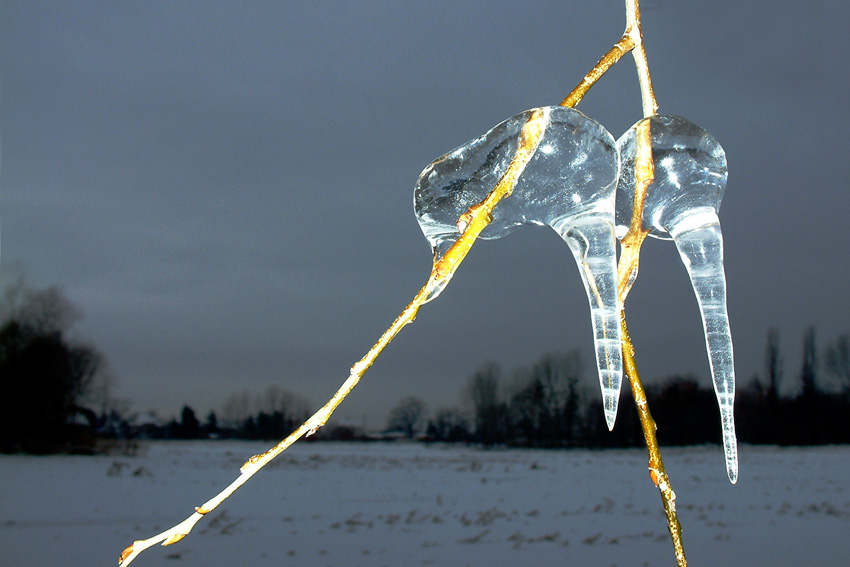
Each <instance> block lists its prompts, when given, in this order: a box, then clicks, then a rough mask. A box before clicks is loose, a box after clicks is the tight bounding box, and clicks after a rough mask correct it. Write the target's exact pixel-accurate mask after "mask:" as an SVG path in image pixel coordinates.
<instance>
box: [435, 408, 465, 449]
mask: <svg viewBox="0 0 850 567" xmlns="http://www.w3.org/2000/svg"><path fill="white" fill-rule="evenodd" d="M426 432H427V433H428V436H429V437H431V438H432V439H434V440H436V441H448V442H450V443H455V442H458V441H468V440H469V436H470V435H469V421H468V420H467V419H466V417H465V416H464V415H463V413H461V412H460V411H459V410H456V409H451V408H450V409H446V408H444V409H440V410H438V411H437V413H436V415H434V418H433V419H431V420H429V421H428V427H427V430H426Z"/></svg>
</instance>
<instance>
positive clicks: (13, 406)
mask: <svg viewBox="0 0 850 567" xmlns="http://www.w3.org/2000/svg"><path fill="white" fill-rule="evenodd" d="M78 318H79V312H78V311H77V310H76V309H75V308H74V307H73V305H71V303H70V302H69V301H68V300H67V298H65V296H64V295H63V294H62V293H61V291H60V290H58V289H57V288H55V287H49V288H46V289H42V290H34V289H32V288H30V287H28V286H27V285H26V284H25V283H24V282H22V281H19V282H16V283H15V284H13V285H11V286H8V287H7V288H6V290H5V293H4V295H3V297H2V301H0V388H2V392H3V394H2V395H0V452H6V453H8V452H18V451H24V452H31V453H50V452H56V451H76V452H93V451H95V450H97V442H98V439H109V438H112V439H133V438H162V439H165V438H168V439H206V438H235V439H251V440H278V439H282V438H284V437H285V436H286V435H288V434H289V433H290V432H292V431H293V430H294V429H295V428H296V427H298V426H299V425H300V424H301V423H302V422H303V421H304V420H305V419H306V418H307V417H308V416H309V414H310V410H311V407H310V404H309V403H308V402H307V401H306V400H305V399H304V398H303V397H301V396H299V395H298V394H293V393H291V392H288V391H286V390H283V389H282V388H280V387H278V386H270V387H269V388H268V389H267V390H266V391H265V392H263V393H262V394H260V395H253V394H251V393H249V392H243V393H239V394H233V395H231V396H230V397H228V398H227V400H226V402H225V404H224V406H223V407H222V408H221V415H220V416H219V415H218V414H216V412H215V411H210V412H209V413H208V414H207V415H206V417H205V418H204V419H203V421H202V420H201V419H200V418H199V417H198V416H197V415H196V413H195V411H194V410H193V409H192V408H191V407H189V406H184V407H183V409H182V411H181V413H180V416H179V418H174V419H171V420H170V421H167V422H164V423H163V422H160V420H158V419H155V418H154V416H150V419H145V418H144V417H143V416H139V415H136V416H131V417H128V416H127V406H128V405H127V404H126V403H124V402H121V401H119V400H116V399H114V398H113V397H112V395H111V389H112V385H113V384H114V377H113V376H112V375H111V373H109V372H108V369H107V368H106V363H105V360H104V357H103V356H102V355H101V354H100V353H99V352H98V351H97V349H95V348H94V347H93V346H91V345H89V344H86V343H84V342H81V341H79V340H78V339H75V338H74V334H73V333H72V328H73V326H74V323H75V322H76V320H77V319H78ZM815 338H816V337H815V330H814V328H813V327H812V328H809V329H807V330H806V332H805V334H804V340H803V362H802V365H801V368H800V370H799V374H798V376H797V380H796V383H794V384H789V385H786V384H783V381H784V367H783V357H782V354H781V351H780V345H779V333H778V332H777V331H776V330H771V331H769V332H768V335H767V347H766V351H765V367H764V371H763V373H762V374H760V375H755V376H753V377H752V378H751V380H750V381H749V382H748V383H746V384H743V385H739V387H738V392H737V397H736V418H737V425H738V438H739V439H740V440H741V441H742V442H744V443H761V444H779V445H788V444H794V445H812V444H824V443H850V335H848V334H842V335H840V336H839V337H838V338H837V339H836V340H835V341H834V342H832V343H830V344H828V345H827V346H826V348H825V349H824V351H823V354H821V353H819V352H818V350H817V346H816V345H817V342H816V340H815ZM583 370H584V369H583V364H582V360H581V357H580V355H579V353H578V351H572V352H568V353H566V354H549V355H545V356H543V357H541V358H540V359H539V360H538V361H537V362H535V363H534V364H532V365H531V366H530V367H528V368H521V369H518V370H515V371H513V372H512V373H510V375H509V376H507V377H506V376H504V375H503V372H502V370H501V368H500V367H499V366H498V365H497V364H494V363H488V364H484V365H482V366H481V367H480V368H479V369H478V370H476V371H475V372H474V373H473V374H472V375H471V376H469V377H468V379H467V384H466V388H465V391H464V394H463V399H462V400H461V403H460V404H459V405H458V406H457V407H449V408H439V409H437V410H436V411H435V412H433V413H432V414H430V415H429V413H428V411H427V408H426V406H425V404H424V403H423V402H422V401H421V400H420V399H418V398H416V397H415V396H408V397H406V398H404V399H402V400H401V401H400V402H399V403H398V404H397V405H396V406H395V407H394V408H392V409H391V411H390V414H389V419H388V422H387V427H386V430H387V432H386V433H384V434H380V435H367V434H366V433H365V432H364V431H363V428H362V427H361V426H357V425H351V424H346V423H343V422H339V421H336V420H332V421H331V423H330V424H328V426H326V427H324V428H322V429H321V430H320V432H319V434H318V435H317V436H314V437H312V438H311V439H316V438H318V439H375V438H382V439H392V438H397V437H408V438H414V437H417V438H421V439H425V440H432V441H443V442H463V443H476V444H481V445H485V446H491V445H497V444H498V445H505V446H517V447H632V446H641V445H643V435H642V433H641V430H640V427H639V422H638V419H637V414H636V411H635V408H634V404H633V403H632V400H631V393H630V390H629V387H628V382H627V381H624V385H623V393H622V397H621V401H620V409H619V415H618V418H617V425H616V427H615V428H614V431H613V432H609V431H608V429H607V427H606V426H605V419H604V417H603V415H602V404H601V402H600V396H599V393H598V387H597V386H596V385H595V383H594V385H593V386H592V387H590V386H588V385H586V384H585V383H584V382H583V380H582V376H583ZM783 386H784V387H783ZM646 391H647V398H648V401H649V404H650V409H651V411H652V413H653V416H654V417H655V420H656V422H657V424H658V438H659V441H660V442H661V443H662V444H664V445H690V444H703V443H719V442H720V426H719V418H718V410H717V407H716V402H715V397H714V392H713V389H712V387H711V385H710V384H709V381H708V380H698V379H697V378H695V377H694V376H691V375H686V376H672V377H669V378H667V379H666V380H664V381H662V382H661V383H651V382H650V383H649V384H647V385H646Z"/></svg>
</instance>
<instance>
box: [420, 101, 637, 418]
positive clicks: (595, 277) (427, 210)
mask: <svg viewBox="0 0 850 567" xmlns="http://www.w3.org/2000/svg"><path fill="white" fill-rule="evenodd" d="M541 112H542V113H543V120H544V121H545V123H544V124H545V130H544V132H543V136H542V138H541V139H540V141H539V143H538V145H537V147H536V149H535V150H534V154H533V156H532V157H531V159H530V160H529V161H528V163H527V165H526V166H525V168H524V169H523V170H522V173H521V174H520V176H519V178H518V179H517V182H516V185H515V186H514V188H513V192H512V193H511V194H510V195H509V196H507V197H505V198H504V199H502V201H500V202H499V203H498V205H496V208H495V210H494V211H493V215H492V221H491V222H490V224H488V225H487V227H486V228H485V229H484V230H483V231H482V232H481V234H480V237H481V238H485V239H493V238H500V237H502V236H505V235H506V234H509V233H511V232H513V231H514V230H516V229H518V228H520V227H522V226H526V225H548V226H550V227H551V228H553V229H554V230H555V231H556V232H557V233H558V234H559V235H560V236H561V237H562V238H563V239H564V240H565V241H566V243H567V245H568V246H569V247H570V250H571V251H572V253H573V256H574V258H575V261H576V263H577V264H578V267H579V270H580V272H581V276H582V281H583V282H584V286H585V290H586V291H587V297H588V301H589V303H590V312H591V322H592V326H593V333H594V344H595V350H596V364H597V369H598V372H599V381H600V385H601V388H602V396H603V404H604V409H605V419H606V422H607V424H608V427H609V428H612V427H613V426H614V420H615V418H616V415H617V403H618V400H619V394H620V385H621V382H622V375H623V370H622V353H621V350H620V348H621V347H620V321H619V310H618V305H617V301H618V300H617V275H616V271H617V267H616V237H615V235H614V198H615V190H616V185H617V178H618V171H619V156H618V153H617V146H616V143H615V141H614V139H613V137H612V136H611V134H610V133H609V132H608V131H607V130H606V129H605V128H604V127H603V126H602V125H600V124H599V123H598V122H596V121H595V120H593V119H591V118H589V117H588V116H586V115H585V114H583V113H581V112H579V111H578V110H575V109H573V108H567V107H562V106H549V107H542V108H537V109H531V110H527V111H525V112H522V113H520V114H517V115H516V116H514V117H512V118H509V119H508V120H506V121H504V122H502V123H501V124H499V125H497V126H495V127H494V128H493V129H491V130H490V131H489V132H487V133H486V134H484V135H483V136H481V137H479V138H476V139H474V140H472V141H470V142H468V143H466V144H464V145H462V146H460V147H458V148H456V149H455V150H453V151H451V152H449V153H447V154H446V155H444V156H442V157H440V158H438V159H436V160H435V161H434V162H433V163H431V164H430V165H429V166H428V167H426V168H425V169H424V170H423V171H422V174H421V175H420V176H419V179H418V181H417V182H416V188H415V191H414V208H415V210H416V216H417V218H418V220H419V224H420V226H421V227H422V232H423V233H424V234H425V237H426V238H427V239H428V241H429V242H430V243H431V246H432V247H433V250H434V258H435V261H437V260H439V259H440V257H442V255H443V254H444V253H445V252H446V251H447V250H448V249H449V248H450V247H451V246H452V244H454V242H456V241H457V240H458V238H459V237H460V235H461V228H462V227H458V220H459V218H460V217H461V215H463V214H464V213H466V212H467V210H468V209H469V208H470V207H471V206H473V205H476V204H478V203H480V202H481V201H483V200H484V199H485V198H486V197H487V195H488V194H489V193H490V191H491V190H492V189H493V188H494V187H495V185H496V184H497V183H498V182H499V180H500V179H501V178H502V176H503V175H504V174H505V172H506V171H507V170H508V166H509V165H510V163H511V160H512V159H513V157H514V155H515V154H516V152H517V148H518V147H519V143H520V133H521V131H522V128H523V125H524V124H525V123H526V122H528V121H529V119H530V118H531V117H532V115H533V114H534V115H537V114H539V113H541ZM438 293H439V290H438ZM435 296H436V294H435Z"/></svg>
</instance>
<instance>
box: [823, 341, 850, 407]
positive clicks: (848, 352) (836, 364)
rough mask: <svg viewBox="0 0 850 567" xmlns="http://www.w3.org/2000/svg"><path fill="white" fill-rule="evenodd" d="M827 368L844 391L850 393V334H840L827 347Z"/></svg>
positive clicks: (846, 393)
mask: <svg viewBox="0 0 850 567" xmlns="http://www.w3.org/2000/svg"><path fill="white" fill-rule="evenodd" d="M826 370H827V372H829V373H830V375H832V376H833V377H834V378H835V379H836V380H837V381H838V385H839V387H840V388H841V390H842V392H843V393H844V394H845V395H850V335H847V334H846V333H845V334H842V335H840V336H839V337H838V339H836V341H835V343H834V344H831V345H829V346H828V347H827V349H826Z"/></svg>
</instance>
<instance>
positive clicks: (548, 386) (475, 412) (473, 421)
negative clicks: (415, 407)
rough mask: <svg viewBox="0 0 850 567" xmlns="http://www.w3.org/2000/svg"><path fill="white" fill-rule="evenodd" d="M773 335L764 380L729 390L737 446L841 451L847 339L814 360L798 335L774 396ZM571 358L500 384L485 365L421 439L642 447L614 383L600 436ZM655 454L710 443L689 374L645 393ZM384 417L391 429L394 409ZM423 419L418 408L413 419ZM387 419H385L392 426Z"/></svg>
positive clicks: (847, 425)
mask: <svg viewBox="0 0 850 567" xmlns="http://www.w3.org/2000/svg"><path fill="white" fill-rule="evenodd" d="M782 367H783V365H782V356H781V353H780V350H779V334H778V332H777V331H776V330H770V331H769V332H768V336H767V348H766V355H765V370H764V374H763V375H761V376H759V375H756V376H753V377H752V379H751V380H750V382H749V383H746V384H744V385H743V386H739V387H738V392H737V397H736V412H735V413H736V418H737V428H738V429H737V433H738V438H739V440H740V441H741V442H743V443H753V444H774V445H817V444H827V443H850V335H847V334H843V335H841V336H839V337H838V339H837V340H836V341H835V342H834V343H832V344H830V345H828V346H827V348H826V350H825V356H824V357H823V359H821V357H820V356H819V355H818V352H817V349H816V341H815V330H814V328H813V327H810V328H809V329H807V330H806V332H805V335H804V340H803V363H802V366H801V368H800V372H799V386H798V388H797V389H796V391H795V388H793V387H792V388H786V389H785V390H786V391H785V393H782V392H781V391H780V386H781V383H782V380H783V368H782ZM581 376H582V363H581V358H580V356H579V353H578V351H573V352H570V353H567V354H565V355H563V354H551V355H546V356H543V357H542V358H541V359H540V360H538V361H537V362H536V363H534V364H533V365H532V366H531V367H530V368H527V369H520V370H518V371H515V372H514V373H513V375H512V377H511V378H510V379H505V378H504V376H503V374H502V371H501V369H500V367H499V366H498V365H496V364H494V363H488V364H485V365H483V366H482V367H480V368H479V369H478V370H477V371H476V372H474V373H473V374H472V375H471V376H470V377H469V378H468V381H467V388H466V392H465V398H466V400H465V401H466V404H465V405H466V409H465V410H461V409H457V408H441V409H438V410H437V411H436V412H435V413H434V415H433V417H431V419H429V420H427V422H425V420H422V419H421V418H420V423H422V422H425V423H426V425H425V429H424V432H423V435H422V437H423V438H425V439H430V440H436V441H447V442H458V441H460V442H472V443H480V444H482V445H494V444H500V445H506V446H518V447H634V446H642V445H643V444H644V441H643V434H642V432H641V429H640V423H639V421H638V417H637V412H636V410H635V407H634V403H633V402H632V399H631V391H630V389H629V385H628V382H627V381H624V384H623V392H622V395H621V400H620V409H619V414H618V417H617V425H616V426H615V428H614V430H613V431H611V432H609V431H608V429H607V427H606V426H605V420H604V417H603V412H602V404H601V401H600V399H599V395H598V392H597V391H596V388H595V387H594V388H591V389H588V388H587V387H586V386H585V385H584V384H583V383H582V381H581ZM645 388H646V393H647V399H648V402H649V407H650V410H651V412H652V414H653V417H654V418H655V421H656V423H657V425H658V431H657V433H658V439H659V442H660V443H661V444H663V445H694V444H705V443H718V444H719V443H720V424H719V416H718V410H717V404H716V401H715V395H714V390H713V387H712V385H711V384H710V381H708V380H699V379H697V378H696V377H694V376H692V375H685V376H671V377H669V378H667V379H666V380H663V381H662V382H661V383H658V384H648V385H645ZM414 401H415V399H413V398H407V399H405V400H403V401H402V402H401V403H400V404H399V407H397V408H396V409H395V410H394V411H393V413H392V414H391V419H390V423H389V424H388V425H389V427H391V428H396V429H400V430H403V431H411V428H410V427H406V428H401V427H398V425H399V421H398V416H399V415H405V412H399V411H398V410H399V409H400V408H402V407H404V406H411V404H412V403H413V402H414ZM422 413H423V412H422V410H421V409H420V411H419V414H420V415H421V414H422ZM393 416H395V418H394V417H393Z"/></svg>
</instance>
